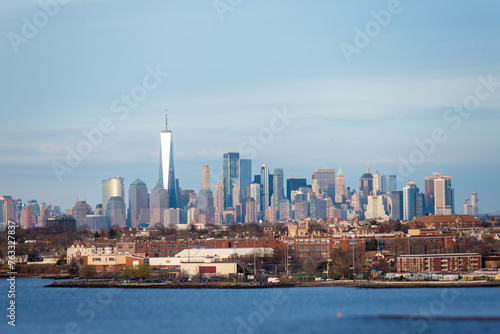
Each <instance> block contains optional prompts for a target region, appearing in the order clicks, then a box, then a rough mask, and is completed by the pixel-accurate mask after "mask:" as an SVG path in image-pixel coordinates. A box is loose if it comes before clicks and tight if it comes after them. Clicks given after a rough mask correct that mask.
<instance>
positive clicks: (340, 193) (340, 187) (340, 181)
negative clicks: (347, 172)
mask: <svg viewBox="0 0 500 334" xmlns="http://www.w3.org/2000/svg"><path fill="white" fill-rule="evenodd" d="M348 196H349V192H348V190H347V186H346V185H345V176H344V172H343V171H342V167H339V172H338V173H337V186H336V188H335V203H344V202H345V201H346V199H347V197H348Z"/></svg>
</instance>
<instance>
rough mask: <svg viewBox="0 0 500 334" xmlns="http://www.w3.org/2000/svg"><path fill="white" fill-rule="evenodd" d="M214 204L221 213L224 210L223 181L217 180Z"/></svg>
mask: <svg viewBox="0 0 500 334" xmlns="http://www.w3.org/2000/svg"><path fill="white" fill-rule="evenodd" d="M214 205H215V209H216V210H217V211H218V212H219V213H222V211H224V184H223V183H222V182H217V184H216V185H215V199H214Z"/></svg>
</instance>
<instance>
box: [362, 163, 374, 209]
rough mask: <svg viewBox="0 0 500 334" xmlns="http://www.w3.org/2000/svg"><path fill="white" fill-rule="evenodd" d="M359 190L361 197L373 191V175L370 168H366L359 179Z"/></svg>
mask: <svg viewBox="0 0 500 334" xmlns="http://www.w3.org/2000/svg"><path fill="white" fill-rule="evenodd" d="M359 191H360V192H361V193H362V194H363V196H362V197H363V198H367V197H368V196H370V195H371V194H372V192H373V175H372V173H371V172H370V168H367V169H366V173H364V174H363V175H362V176H361V178H360V179H359ZM360 200H361V197H360ZM362 203H364V202H362Z"/></svg>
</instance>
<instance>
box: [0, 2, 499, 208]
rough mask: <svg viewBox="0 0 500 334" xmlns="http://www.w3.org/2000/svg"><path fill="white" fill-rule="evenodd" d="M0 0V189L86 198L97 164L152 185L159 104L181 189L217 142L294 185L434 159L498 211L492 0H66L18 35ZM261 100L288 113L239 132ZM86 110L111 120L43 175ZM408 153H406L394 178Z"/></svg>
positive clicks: (460, 195) (32, 8) (422, 166)
mask: <svg viewBox="0 0 500 334" xmlns="http://www.w3.org/2000/svg"><path fill="white" fill-rule="evenodd" d="M118 4H119V6H117V5H118ZM464 8H467V10H465V9H464ZM1 9H2V10H1V13H0V15H1V16H0V17H1V22H2V23H1V24H0V29H1V30H0V32H1V34H2V35H3V36H6V38H3V39H2V40H1V42H0V43H1V48H2V50H4V52H2V54H1V56H0V57H1V58H0V59H1V60H2V64H4V68H3V75H2V77H1V78H0V87H1V91H2V101H3V110H4V112H3V113H2V125H3V126H2V132H1V133H0V138H1V142H2V144H0V191H1V194H2V195H7V194H9V195H11V196H13V197H19V198H22V199H23V201H24V202H26V201H28V200H30V199H37V200H38V201H39V202H47V203H48V202H52V203H53V204H55V205H60V206H61V207H62V208H71V207H72V206H73V205H74V203H75V202H76V199H77V198H79V199H80V200H82V199H86V200H87V202H88V203H89V204H90V205H91V206H92V207H94V206H95V205H96V204H98V203H100V202H101V182H102V180H106V179H109V178H111V177H115V176H122V177H124V178H125V185H126V188H128V185H129V184H130V183H131V182H132V181H134V180H135V179H137V178H140V179H142V180H144V181H145V182H146V183H147V186H148V188H149V189H151V188H153V187H154V186H155V184H156V182H157V179H158V161H159V150H160V145H159V133H160V131H161V130H162V129H164V126H165V124H164V108H165V104H167V105H168V109H169V128H170V129H171V130H172V131H173V133H174V147H175V151H174V154H175V169H176V177H177V178H178V179H179V180H180V187H181V188H182V189H193V190H196V191H198V190H200V188H201V167H202V165H203V164H208V165H210V169H211V172H212V189H213V190H214V189H215V182H216V181H219V180H220V179H218V175H220V171H221V166H222V154H223V153H224V152H238V151H239V152H240V153H241V154H242V155H241V158H252V162H253V171H252V172H253V174H259V167H260V165H261V164H264V163H265V164H268V165H269V168H270V170H271V171H272V170H273V169H274V168H283V169H284V178H285V179H286V178H288V177H289V176H295V177H298V178H307V179H308V183H310V182H311V175H312V173H313V169H314V168H335V169H338V167H339V165H341V166H342V169H343V171H344V174H345V176H346V184H347V185H348V186H350V187H351V188H354V189H357V188H358V185H359V178H360V176H361V175H362V174H363V173H364V172H365V170H366V168H367V166H368V165H369V166H370V168H371V170H372V171H373V172H375V171H377V170H378V171H380V173H381V174H387V173H390V174H396V175H398V189H402V188H403V187H404V186H405V185H406V182H407V180H414V181H415V183H416V184H417V185H418V186H419V187H420V188H421V189H422V188H423V186H424V182H423V180H424V177H425V176H429V175H432V173H433V172H442V173H446V174H447V175H450V176H452V178H453V187H454V189H455V206H456V208H457V211H458V212H461V211H462V203H463V200H464V198H465V197H469V196H470V194H471V193H472V192H473V191H477V192H478V193H479V196H480V210H481V212H482V213H486V212H492V211H496V210H498V209H500V206H499V205H498V201H497V198H496V196H497V191H498V190H497V189H499V187H500V180H499V178H498V175H497V173H496V171H497V170H498V167H499V165H500V157H499V155H498V154H497V152H498V149H499V148H500V146H499V145H500V144H499V143H500V138H499V133H498V131H497V127H498V107H499V104H500V98H499V96H500V94H499V93H498V90H499V89H500V75H499V74H498V73H499V72H500V71H499V70H500V66H499V64H498V56H499V53H500V52H499V51H500V49H499V48H500V46H499V45H500V44H499V43H498V42H499V41H498V38H499V37H498V35H497V34H496V32H497V31H498V29H499V28H500V27H499V23H498V20H497V18H498V9H499V6H498V4H497V3H496V2H493V1H483V2H480V3H477V4H475V5H474V6H455V5H450V4H449V3H447V4H444V3H434V2H430V1H418V2H410V1H402V2H401V3H400V7H398V9H399V10H394V11H393V12H391V13H392V14H391V16H390V17H389V18H387V17H386V18H385V21H384V18H381V17H380V14H377V13H380V11H381V10H386V11H388V10H389V9H388V2H387V1H377V2H366V3H362V4H359V3H356V4H351V3H340V2H330V1H319V2H316V3H314V4H309V3H299V2H292V3H289V4H287V6H286V7H283V6H281V5H279V4H273V3H268V2H265V1H252V2H241V3H240V4H239V5H238V6H235V7H234V8H233V10H231V11H225V12H221V11H220V10H219V11H218V10H217V9H216V8H214V6H213V4H212V2H210V1H203V2H201V1H198V2H189V3H187V2H167V3H163V2H152V3H151V4H148V6H143V5H142V4H139V3H135V2H129V1H120V2H119V3H118V2H116V1H109V2H107V1H106V2H104V1H88V2H85V1H69V2H68V3H66V4H64V5H61V6H60V7H59V9H58V11H57V13H55V14H54V15H53V16H51V17H50V19H49V20H48V21H47V23H46V24H43V25H42V24H39V25H40V26H39V27H37V26H35V29H36V33H34V32H32V35H28V36H26V35H25V34H24V35H23V31H24V32H26V29H28V28H25V27H24V26H25V25H26V21H23V20H22V18H23V17H26V20H27V21H29V22H34V21H33V17H34V15H35V14H36V13H38V12H39V11H41V10H43V9H42V8H41V7H40V5H39V4H38V2H37V1H26V2H22V3H19V2H17V1H5V2H4V3H3V4H2V5H1ZM372 11H374V12H375V15H374V14H373V13H372ZM186 13H189V15H186ZM444 13H446V15H444ZM377 18H378V20H382V21H380V22H382V23H383V24H382V23H380V24H379V31H378V33H377V31H376V30H375V32H373V31H371V32H370V31H368V35H367V34H366V29H370V23H371V22H379V21H377ZM464 20H467V21H468V22H469V23H470V24H467V25H465V24H464ZM384 22H385V23H384ZM471 22H472V23H473V24H472V23H471ZM33 24H34V23H33ZM28 30H29V29H28ZM359 31H361V33H359ZM9 34H10V35H9ZM12 34H16V35H18V36H21V37H22V38H23V39H24V40H23V41H22V42H19V41H20V40H19V39H17V40H16V39H15V37H13V36H14V35H12ZM362 35H365V36H367V37H365V38H364V40H363V37H360V36H362ZM16 41H17V42H16ZM346 45H348V46H347V49H346ZM353 48H355V49H356V52H351V53H349V52H348V51H346V50H351V51H352V50H354V49H353ZM346 52H347V53H346ZM167 73H168V74H167ZM146 77H148V79H147V80H146ZM145 80H146V81H145ZM136 87H145V89H143V90H138V89H137V88H136ZM478 87H479V88H478ZM141 92H146V93H145V95H144V94H143V95H141V94H140V93H141ZM488 93H489V94H488ZM478 94H479V95H478ZM124 96H129V99H128V100H127V98H126V97H124ZM130 96H135V99H134V98H132V99H130ZM471 97H475V98H476V100H477V101H478V104H477V105H476V104H474V102H475V100H474V99H473V98H471ZM467 103H469V105H468V109H463V108H462V109H456V108H455V106H456V105H457V104H466V105H467ZM276 112H280V113H284V112H286V113H288V114H289V115H292V116H293V117H290V118H289V119H288V120H289V123H288V124H284V123H283V124H284V127H281V125H282V124H281V123H279V124H278V125H279V126H280V127H279V129H280V130H279V131H273V132H272V140H266V141H265V143H264V142H262V140H260V142H259V143H258V146H255V145H254V144H251V143H252V141H251V139H249V137H253V138H259V136H261V137H260V138H265V137H262V136H263V135H265V133H264V132H262V131H263V130H264V131H265V129H271V127H272V124H273V118H276V117H277V116H276ZM103 119H109V120H110V122H111V125H109V124H108V126H109V129H111V128H112V130H110V131H109V133H105V134H104V135H103V138H102V141H99V143H98V144H96V145H93V146H92V148H91V152H90V153H89V154H88V155H86V156H82V157H81V162H78V163H76V164H75V166H74V167H71V168H70V169H71V171H70V172H68V173H65V174H64V175H62V177H58V176H57V173H56V172H55V171H54V163H62V164H64V163H65V159H66V157H67V156H68V154H69V153H68V152H70V151H71V150H77V147H78V145H79V143H81V142H82V141H85V140H88V139H87V137H86V136H85V134H84V133H85V132H87V133H89V131H90V132H91V131H93V130H95V129H99V128H100V124H101V122H102V121H103ZM436 129H437V130H438V133H439V135H438V136H434V134H435V133H434V132H435V130H436ZM434 137H437V138H439V140H438V141H436V140H434V139H433V138H434ZM429 140H432V141H433V145H434V146H432V145H431V146H427V149H428V150H429V151H428V152H427V151H426V149H425V146H422V143H429ZM417 142H418V143H420V144H418V143H417ZM422 147H424V148H422ZM249 148H254V149H255V151H252V150H249ZM431 148H432V149H431ZM243 151H246V152H247V155H246V156H245V154H244V152H243ZM250 152H255V155H254V156H250V155H253V154H252V153H250ZM414 152H421V153H417V155H418V154H419V155H418V156H417V155H415V154H416V153H414ZM412 154H413V156H412ZM412 157H413V158H414V159H417V158H420V157H423V159H422V160H421V162H420V160H418V159H417V161H419V163H418V164H410V165H411V166H412V168H414V170H410V171H409V172H408V173H403V174H404V175H401V174H402V173H401V170H402V169H401V166H402V165H403V163H402V159H406V160H410V159H411V158H412ZM403 170H404V169H403Z"/></svg>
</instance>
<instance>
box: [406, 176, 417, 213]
mask: <svg viewBox="0 0 500 334" xmlns="http://www.w3.org/2000/svg"><path fill="white" fill-rule="evenodd" d="M418 192H419V189H418V188H417V186H416V185H415V183H414V182H413V181H408V185H406V187H404V188H403V219H404V220H413V218H415V216H416V205H417V193H418Z"/></svg>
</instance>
